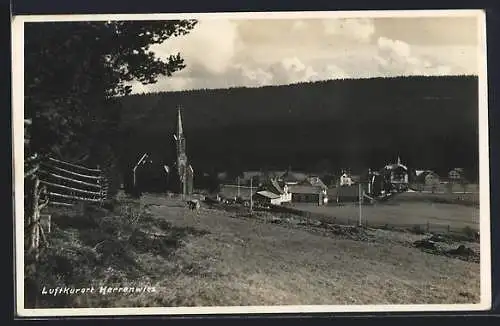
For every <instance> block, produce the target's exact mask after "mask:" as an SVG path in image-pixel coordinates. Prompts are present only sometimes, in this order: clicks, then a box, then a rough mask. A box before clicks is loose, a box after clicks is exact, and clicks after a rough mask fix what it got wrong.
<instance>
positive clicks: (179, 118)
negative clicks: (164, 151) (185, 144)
mask: <svg viewBox="0 0 500 326" xmlns="http://www.w3.org/2000/svg"><path fill="white" fill-rule="evenodd" d="M183 136H184V134H183V130H182V115H181V107H180V106H179V107H178V108H177V138H178V139H180V138H182V137H183Z"/></svg>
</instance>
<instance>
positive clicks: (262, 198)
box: [254, 178, 292, 205]
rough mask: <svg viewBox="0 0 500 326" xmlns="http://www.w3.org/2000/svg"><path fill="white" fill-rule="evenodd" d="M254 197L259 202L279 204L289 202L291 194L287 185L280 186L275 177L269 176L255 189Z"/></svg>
mask: <svg viewBox="0 0 500 326" xmlns="http://www.w3.org/2000/svg"><path fill="white" fill-rule="evenodd" d="M254 199H255V202H256V203H260V204H266V205H269V204H271V205H281V204H284V203H290V202H291V201H292V194H291V193H290V192H289V189H288V185H286V184H283V185H282V186H281V185H280V184H279V182H278V181H277V180H276V179H275V178H271V179H269V180H268V181H267V182H265V183H264V184H263V185H261V186H260V187H259V188H258V189H257V191H256V192H255V194H254Z"/></svg>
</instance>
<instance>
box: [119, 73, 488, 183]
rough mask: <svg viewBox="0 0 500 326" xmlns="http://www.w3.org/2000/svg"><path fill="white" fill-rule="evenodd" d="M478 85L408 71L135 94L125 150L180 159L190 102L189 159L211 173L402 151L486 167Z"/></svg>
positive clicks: (351, 161)
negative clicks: (176, 148)
mask: <svg viewBox="0 0 500 326" xmlns="http://www.w3.org/2000/svg"><path fill="white" fill-rule="evenodd" d="M477 88H478V87H477V77H474V76H459V77H399V78H374V79H363V80H335V81H326V82H315V83H302V84H295V85H288V86H272V87H261V88H233V89H219V90H196V91H184V92H165V93H156V94H143V95H132V96H127V97H124V98H123V99H122V104H123V107H124V108H123V114H122V117H123V121H122V128H123V130H124V131H125V134H127V135H128V136H129V139H126V138H124V141H125V142H126V153H125V157H131V158H130V160H134V159H135V157H136V156H137V155H139V154H138V151H149V152H152V153H153V155H155V154H156V155H158V157H159V158H161V159H162V160H166V161H171V160H172V158H173V156H172V155H171V154H172V152H173V139H172V133H173V131H174V128H175V121H176V119H175V114H176V108H177V106H181V107H182V108H183V122H184V130H185V133H186V137H187V147H188V153H189V156H190V157H191V159H192V160H193V163H194V164H195V165H197V166H203V169H204V170H209V169H214V168H215V169H217V168H218V169H224V168H227V165H233V167H235V166H237V167H238V168H241V169H251V168H262V167H268V168H273V167H277V168H283V167H287V166H289V165H292V166H293V167H294V168H297V169H318V168H319V167H318V164H320V165H321V166H322V168H324V167H325V166H327V167H328V168H340V167H345V166H349V167H352V168H357V167H359V168H361V167H366V166H374V167H377V166H381V165H383V164H385V163H386V162H387V161H388V160H395V159H396V156H397V155H398V154H399V155H400V156H401V157H402V159H403V160H404V161H405V162H406V163H407V164H408V165H410V166H414V167H416V168H420V167H428V168H434V169H436V170H438V171H441V172H442V173H443V172H445V171H447V169H449V168H450V167H455V166H461V167H465V168H467V169H469V170H471V171H472V172H473V173H472V174H476V171H477V165H478V145H477V140H478V117H477V116H478V99H477V96H478V94H477ZM127 154H128V155H127ZM198 170H199V169H198Z"/></svg>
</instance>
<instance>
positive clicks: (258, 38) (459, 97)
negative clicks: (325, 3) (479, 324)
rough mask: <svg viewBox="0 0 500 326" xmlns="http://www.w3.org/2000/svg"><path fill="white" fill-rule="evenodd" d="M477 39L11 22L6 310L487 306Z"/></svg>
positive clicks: (136, 20)
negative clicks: (11, 273)
mask: <svg viewBox="0 0 500 326" xmlns="http://www.w3.org/2000/svg"><path fill="white" fill-rule="evenodd" d="M485 32H486V25H485V14H484V12H483V11H480V10H472V11H471V10H435V11H351V12H340V11H339V12H286V13H285V12H283V13H280V12H261V13H211V14H208V13H192V14H154V15H153V14H151V15H68V16H16V17H14V18H13V44H12V45H13V48H12V49H13V75H12V76H13V104H14V106H13V129H14V138H13V139H14V166H13V170H14V174H15V175H14V180H15V189H14V196H15V240H16V241H15V251H16V252H15V261H16V271H15V278H16V298H15V300H16V307H17V315H18V316H23V317H30V316H31V317H33V316H37V317H38V316H86V315H88V316H96V315H114V316H116V315H139V314H140V315H144V314H148V315H161V314H165V315H178V314H183V315H186V314H188V315H193V314H248V313H265V314H269V313H314V312H377V311H384V312H389V311H394V312H396V311H399V312H402V311H409V312H410V311H411V312H414V311H465V310H486V309H489V308H490V305H491V272H490V269H491V266H490V222H489V221H490V216H489V215H490V208H489V181H488V180H489V165H488V160H489V154H488V107H487V85H486V71H487V69H486V62H487V61H486V39H485V37H486V33H485ZM23 135H24V137H22V136H23Z"/></svg>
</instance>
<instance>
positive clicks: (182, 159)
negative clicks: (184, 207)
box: [174, 107, 194, 195]
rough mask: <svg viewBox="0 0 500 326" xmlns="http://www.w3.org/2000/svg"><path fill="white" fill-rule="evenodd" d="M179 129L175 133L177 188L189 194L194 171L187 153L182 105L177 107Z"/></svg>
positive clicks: (180, 191) (184, 193)
mask: <svg viewBox="0 0 500 326" xmlns="http://www.w3.org/2000/svg"><path fill="white" fill-rule="evenodd" d="M176 127H177V129H176V131H175V134H174V139H175V145H176V149H177V162H176V166H177V169H176V170H177V171H176V172H177V186H176V187H175V188H176V190H177V191H178V192H179V193H181V194H183V195H186V194H189V193H191V191H192V186H193V176H194V171H193V168H192V166H191V165H190V164H189V161H188V157H187V153H186V138H185V137H184V128H183V125H182V111H181V107H178V108H177V126H176Z"/></svg>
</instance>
